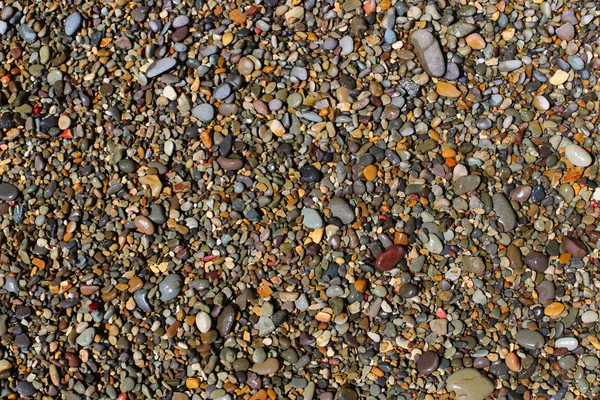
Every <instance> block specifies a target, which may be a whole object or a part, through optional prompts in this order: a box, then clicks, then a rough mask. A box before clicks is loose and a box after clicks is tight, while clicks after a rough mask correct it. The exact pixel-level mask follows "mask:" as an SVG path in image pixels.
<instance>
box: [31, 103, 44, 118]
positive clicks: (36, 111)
mask: <svg viewBox="0 0 600 400" xmlns="http://www.w3.org/2000/svg"><path fill="white" fill-rule="evenodd" d="M41 112H42V106H40V105H39V104H38V105H37V106H35V107H33V113H34V114H35V115H39V114H40V113H41Z"/></svg>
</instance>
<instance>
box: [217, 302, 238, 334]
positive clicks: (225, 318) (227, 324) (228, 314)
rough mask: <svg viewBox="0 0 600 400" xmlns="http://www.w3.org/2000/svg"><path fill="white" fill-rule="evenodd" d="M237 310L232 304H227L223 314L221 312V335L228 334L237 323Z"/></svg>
mask: <svg viewBox="0 0 600 400" xmlns="http://www.w3.org/2000/svg"><path fill="white" fill-rule="evenodd" d="M236 314H237V312H236V310H235V308H234V307H233V306H232V305H228V306H226V307H225V308H224V309H223V311H221V314H219V318H218V319H217V330H218V331H219V332H221V335H223V336H227V335H228V334H229V333H230V332H231V330H232V329H233V326H234V325H235V316H236Z"/></svg>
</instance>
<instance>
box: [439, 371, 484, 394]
mask: <svg viewBox="0 0 600 400" xmlns="http://www.w3.org/2000/svg"><path fill="white" fill-rule="evenodd" d="M446 388H447V389H448V390H449V391H452V392H454V393H455V394H456V398H457V399H461V400H484V399H485V398H486V397H488V396H489V395H490V394H492V393H493V392H494V384H493V383H492V381H490V380H489V379H488V378H487V377H486V376H484V375H482V374H481V372H479V371H478V370H476V369H475V368H465V369H461V370H459V371H456V372H455V373H453V374H452V375H450V376H449V377H448V379H447V380H446Z"/></svg>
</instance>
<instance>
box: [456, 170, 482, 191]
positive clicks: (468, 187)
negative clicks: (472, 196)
mask: <svg viewBox="0 0 600 400" xmlns="http://www.w3.org/2000/svg"><path fill="white" fill-rule="evenodd" d="M480 184H481V177H480V176H478V175H466V176H460V177H458V179H456V180H455V181H454V194H456V195H457V196H460V195H463V194H465V193H469V192H472V191H473V190H475V189H477V187H478V186H479V185H480Z"/></svg>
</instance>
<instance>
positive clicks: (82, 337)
mask: <svg viewBox="0 0 600 400" xmlns="http://www.w3.org/2000/svg"><path fill="white" fill-rule="evenodd" d="M95 335H96V330H95V329H94V328H87V329H85V330H84V331H83V332H81V333H80V334H79V336H77V340H76V342H77V344H78V345H80V346H81V347H87V346H89V345H91V344H92V342H93V341H94V336H95Z"/></svg>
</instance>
